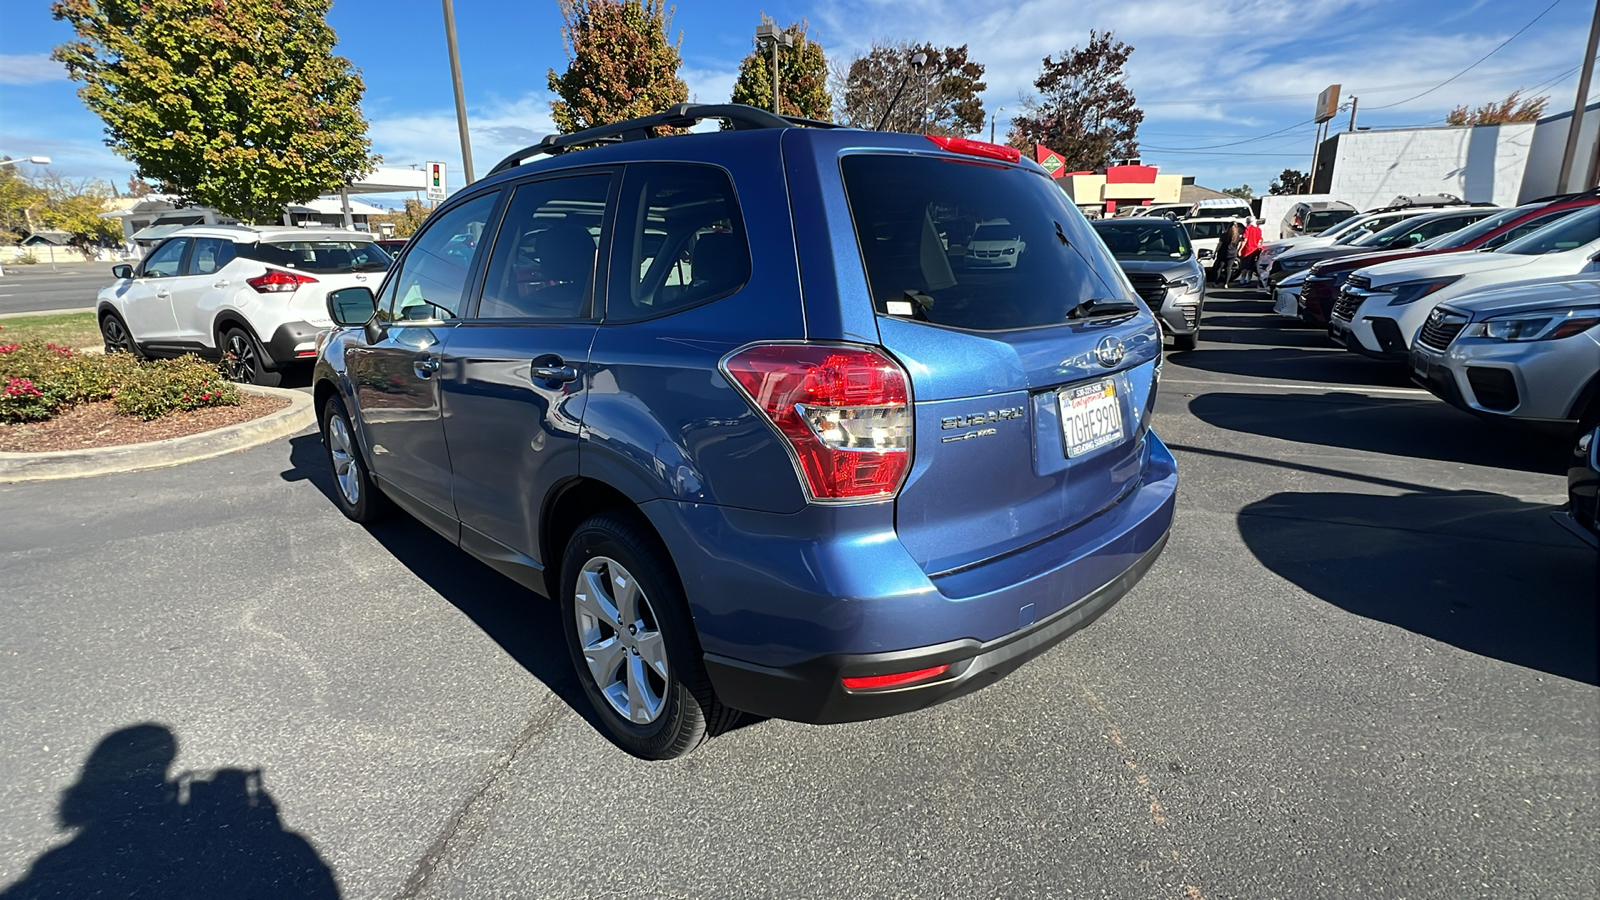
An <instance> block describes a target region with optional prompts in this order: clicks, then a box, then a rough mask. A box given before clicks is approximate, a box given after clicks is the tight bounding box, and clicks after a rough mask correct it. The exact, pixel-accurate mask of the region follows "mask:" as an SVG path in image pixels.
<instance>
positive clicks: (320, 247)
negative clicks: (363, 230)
mask: <svg viewBox="0 0 1600 900" xmlns="http://www.w3.org/2000/svg"><path fill="white" fill-rule="evenodd" d="M239 255H240V256H243V257H245V258H246V259H253V260H257V261H259V262H264V263H267V264H269V265H274V266H282V267H283V268H285V269H298V270H300V271H302V272H319V273H322V274H326V275H331V274H335V273H338V272H381V271H383V270H384V269H387V268H389V263H390V258H389V254H387V253H385V252H383V248H382V247H379V246H378V245H377V244H375V243H373V242H372V241H360V240H351V241H338V240H334V241H315V240H308V241H274V242H272V243H270V244H240V245H239Z"/></svg>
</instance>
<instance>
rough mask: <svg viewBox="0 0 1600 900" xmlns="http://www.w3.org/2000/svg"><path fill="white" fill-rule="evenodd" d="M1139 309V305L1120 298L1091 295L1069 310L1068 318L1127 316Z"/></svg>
mask: <svg viewBox="0 0 1600 900" xmlns="http://www.w3.org/2000/svg"><path fill="white" fill-rule="evenodd" d="M1138 311H1139V307H1137V306H1135V305H1134V304H1132V303H1129V302H1128V301H1126V300H1123V299H1120V298H1107V297H1090V298H1089V299H1088V300H1085V301H1083V302H1082V303H1079V304H1078V305H1077V306H1074V307H1073V308H1071V309H1069V310H1067V318H1069V319H1098V318H1103V317H1106V316H1127V315H1132V314H1134V313H1136V312H1138Z"/></svg>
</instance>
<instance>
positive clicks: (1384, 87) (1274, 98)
mask: <svg viewBox="0 0 1600 900" xmlns="http://www.w3.org/2000/svg"><path fill="white" fill-rule="evenodd" d="M1557 2H1559V0H1557ZM1529 24H1532V23H1529ZM1480 62H1481V60H1480ZM1552 69H1553V67H1552V66H1534V67H1532V68H1528V69H1505V70H1502V71H1498V72H1482V73H1479V74H1478V75H1476V76H1474V77H1473V80H1487V79H1494V78H1506V77H1510V76H1514V75H1534V74H1542V73H1545V72H1549V71H1552ZM1462 71H1463V72H1465V71H1466V70H1462ZM1571 71H1573V70H1571V69H1569V70H1567V72H1563V73H1562V74H1561V75H1558V76H1556V78H1557V80H1559V79H1561V78H1563V77H1565V76H1566V75H1567V74H1569V73H1570V72H1571ZM1457 77H1458V78H1459V77H1460V76H1459V74H1458V75H1457ZM1431 84H1433V82H1431V81H1412V82H1407V83H1405V84H1380V85H1373V86H1370V87H1361V86H1356V87H1351V88H1349V89H1348V90H1347V91H1346V92H1347V93H1351V94H1356V95H1358V96H1365V95H1367V94H1382V93H1386V92H1389V91H1405V90H1410V89H1411V88H1419V87H1426V86H1428V85H1431ZM1436 87H1437V86H1436ZM1307 96H1308V95H1307V94H1304V93H1300V94H1264V95H1259V96H1254V97H1243V98H1236V97H1224V96H1212V97H1190V98H1188V99H1181V100H1141V101H1140V102H1139V105H1140V106H1189V105H1205V104H1208V103H1226V104H1230V105H1231V104H1236V103H1283V102H1287V101H1292V100H1304V99H1305V98H1306V97H1307ZM1402 102H1403V101H1402Z"/></svg>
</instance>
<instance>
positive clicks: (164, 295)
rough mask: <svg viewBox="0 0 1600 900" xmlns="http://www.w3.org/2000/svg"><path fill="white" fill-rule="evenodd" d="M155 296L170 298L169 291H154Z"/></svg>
mask: <svg viewBox="0 0 1600 900" xmlns="http://www.w3.org/2000/svg"><path fill="white" fill-rule="evenodd" d="M156 296H157V297H171V296H172V293H171V292H170V291H156Z"/></svg>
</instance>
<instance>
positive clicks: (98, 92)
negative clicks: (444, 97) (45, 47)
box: [51, 0, 377, 222]
mask: <svg viewBox="0 0 1600 900" xmlns="http://www.w3.org/2000/svg"><path fill="white" fill-rule="evenodd" d="M329 5H330V0H55V3H53V4H52V5H51V11H52V12H53V13H54V15H55V17H56V18H57V19H62V20H65V21H67V22H69V23H70V24H71V25H72V27H73V28H74V29H76V31H77V33H78V40H75V41H69V42H67V43H65V44H62V45H61V46H59V47H57V48H56V49H55V53H54V54H53V56H54V58H55V59H56V60H58V61H60V62H61V63H63V64H65V65H66V67H67V72H68V74H69V75H71V76H72V78H73V79H74V80H76V81H81V82H83V83H84V87H83V88H81V89H80V90H79V91H78V96H79V97H81V98H82V99H83V102H84V104H85V105H86V106H88V107H89V109H90V111H92V112H94V113H95V114H96V115H98V116H100V118H101V119H102V120H104V122H105V124H106V144H107V145H109V146H110V147H111V148H112V149H113V150H115V151H116V152H117V153H118V154H119V155H121V156H124V157H126V158H127V159H129V160H132V161H133V163H134V164H135V165H136V166H138V168H139V175H140V177H142V178H148V179H151V180H153V181H154V182H156V184H157V185H158V186H159V187H160V189H161V190H162V191H163V192H166V193H170V194H176V195H178V196H179V197H180V198H182V199H183V200H184V201H187V202H190V203H197V204H201V205H205V206H210V207H214V208H216V209H218V210H220V211H221V212H223V213H224V214H226V215H229V216H233V217H235V218H238V219H242V220H244V221H247V222H276V221H279V220H280V219H281V218H282V216H283V207H284V206H285V205H286V204H289V203H304V202H306V201H309V200H311V199H313V198H315V197H317V196H318V195H319V194H325V193H328V192H330V191H333V190H336V189H337V188H338V187H339V186H340V185H342V184H345V183H347V182H350V181H353V180H355V179H357V178H360V177H361V176H362V175H365V174H366V173H368V172H370V171H372V167H373V165H374V163H375V162H376V161H377V160H376V159H375V158H374V157H372V156H370V155H369V154H368V150H369V148H370V147H371V144H370V142H369V141H368V140H367V138H366V128H367V123H366V120H365V119H363V118H362V116H361V95H362V93H363V91H364V90H365V86H364V85H363V84H362V81H361V75H360V74H359V73H358V72H357V71H356V70H355V68H354V67H352V66H351V64H350V61H349V60H347V59H345V58H343V57H339V56H334V55H333V46H334V42H335V37H334V33H333V29H332V28H329V27H328V23H327V12H328V7H329Z"/></svg>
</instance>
